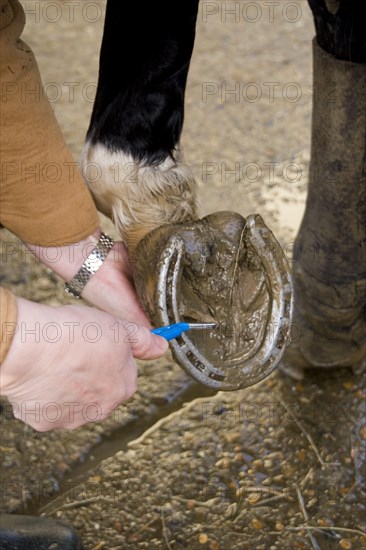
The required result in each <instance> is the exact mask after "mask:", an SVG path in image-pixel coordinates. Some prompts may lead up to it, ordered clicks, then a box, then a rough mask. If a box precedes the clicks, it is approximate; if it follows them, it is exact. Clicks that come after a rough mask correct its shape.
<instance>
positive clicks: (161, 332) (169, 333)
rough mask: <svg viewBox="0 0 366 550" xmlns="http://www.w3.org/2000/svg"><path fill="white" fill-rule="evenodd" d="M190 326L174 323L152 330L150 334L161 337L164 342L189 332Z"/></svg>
mask: <svg viewBox="0 0 366 550" xmlns="http://www.w3.org/2000/svg"><path fill="white" fill-rule="evenodd" d="M189 329H190V326H189V324H188V323H176V324H175V325H168V326H166V327H159V328H154V329H153V330H152V331H151V332H153V333H154V334H157V335H158V336H162V337H163V338H165V340H168V341H169V340H173V338H177V336H180V335H181V334H182V332H184V331H186V330H189Z"/></svg>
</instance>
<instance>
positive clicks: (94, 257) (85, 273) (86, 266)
mask: <svg viewBox="0 0 366 550" xmlns="http://www.w3.org/2000/svg"><path fill="white" fill-rule="evenodd" d="M113 245H114V240H113V239H112V238H111V237H108V235H106V234H105V233H101V234H100V238H99V241H98V243H97V244H96V246H95V248H94V249H93V250H92V252H91V254H89V256H88V257H87V259H86V260H85V262H84V263H83V265H82V266H81V268H80V269H79V271H78V272H77V273H76V275H75V276H74V277H73V278H72V279H71V281H69V282H68V283H65V292H67V294H71V295H72V296H74V298H80V295H81V293H82V291H83V289H84V287H85V285H86V284H87V282H88V281H89V280H90V279H91V277H92V276H93V275H94V273H96V272H97V271H98V269H99V268H100V267H101V266H102V265H103V262H104V260H105V259H106V257H107V256H108V253H109V252H110V250H111V248H112V246H113Z"/></svg>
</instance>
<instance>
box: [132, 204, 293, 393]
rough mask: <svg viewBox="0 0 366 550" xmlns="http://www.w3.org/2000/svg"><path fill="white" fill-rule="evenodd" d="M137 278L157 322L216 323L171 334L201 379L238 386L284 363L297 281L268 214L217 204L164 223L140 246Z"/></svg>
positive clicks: (187, 366)
mask: <svg viewBox="0 0 366 550" xmlns="http://www.w3.org/2000/svg"><path fill="white" fill-rule="evenodd" d="M152 265H153V266H154V269H151V266H152ZM135 285H136V290H137V293H138V295H139V297H140V300H141V303H142V304H143V305H144V307H145V309H146V311H147V313H148V315H149V316H150V318H152V319H153V320H154V322H155V324H156V325H157V326H160V325H169V324H172V323H177V322H180V321H186V322H191V321H193V322H215V323H216V325H217V326H216V328H215V329H214V330H212V331H210V332H206V331H203V332H200V333H198V331H197V332H196V333H194V331H192V332H191V331H190V332H187V333H183V334H182V335H181V336H180V337H178V338H176V339H174V340H172V341H171V349H172V352H173V355H174V357H175V359H176V361H177V362H178V363H179V364H180V365H181V366H182V367H183V369H184V370H186V372H187V373H188V374H190V375H191V376H192V377H193V378H195V379H196V380H198V381H199V382H201V383H203V384H205V385H207V386H210V387H214V388H218V389H221V390H236V389H239V388H243V387H247V386H250V385H252V384H255V383H257V382H259V381H260V380H262V379H263V378H265V377H266V376H268V375H269V374H270V373H271V372H272V371H273V370H274V369H275V368H276V366H277V365H278V362H279V361H280V359H281V357H282V354H283V352H284V349H285V346H286V345H287V343H288V340H289V334H290V327H291V314H292V286H291V279H290V270H289V266H288V263H287V259H286V257H285V255H284V253H283V250H282V248H281V247H280V245H279V243H278V242H277V241H276V239H275V238H274V236H273V234H272V233H271V231H270V230H269V229H268V228H267V227H266V226H265V224H264V222H263V220H262V219H261V217H260V216H258V215H252V216H248V217H247V218H246V219H245V218H243V217H242V216H240V215H239V214H236V213H235V212H216V213H214V214H210V215H209V216H206V217H205V218H203V219H202V220H196V221H195V222H191V223H189V224H179V225H166V226H163V227H160V228H158V229H157V230H155V231H153V232H151V233H149V234H148V235H147V236H146V237H145V238H144V239H143V240H142V241H141V242H140V244H139V245H138V247H137V249H136V264H135Z"/></svg>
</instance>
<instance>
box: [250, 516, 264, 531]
mask: <svg viewBox="0 0 366 550" xmlns="http://www.w3.org/2000/svg"><path fill="white" fill-rule="evenodd" d="M252 525H253V527H254V529H263V523H262V522H261V521H260V520H259V519H257V518H253V519H252Z"/></svg>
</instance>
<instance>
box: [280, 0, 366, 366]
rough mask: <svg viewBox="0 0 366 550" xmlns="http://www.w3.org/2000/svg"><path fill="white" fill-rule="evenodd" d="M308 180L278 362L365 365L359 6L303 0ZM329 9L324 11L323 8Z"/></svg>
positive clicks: (363, 77) (364, 124) (363, 60)
mask: <svg viewBox="0 0 366 550" xmlns="http://www.w3.org/2000/svg"><path fill="white" fill-rule="evenodd" d="M309 4H310V6H311V8H312V10H313V15H314V20H315V27H316V31H317V34H316V38H315V40H314V50H313V65H314V69H313V70H314V97H313V119H312V143H311V163H310V179H309V186H308V197H307V205H306V211H305V215H304V218H303V221H302V225H301V228H300V230H299V234H298V236H297V239H296V242H295V249H294V269H293V275H294V289H295V318H294V323H295V325H296V330H295V331H294V336H295V335H296V336H297V341H296V343H294V344H292V345H291V346H290V348H289V350H288V353H287V356H286V360H285V362H284V368H285V370H288V371H290V372H291V373H292V374H294V375H298V376H300V375H301V373H302V369H303V368H306V367H311V366H314V367H334V366H345V367H348V366H349V367H353V368H354V370H358V371H362V370H363V369H364V368H365V365H366V168H365V167H366V164H365V160H366V151H365V144H366V4H365V2H359V1H358V0H348V1H347V0H340V1H339V0H336V1H334V0H332V1H329V2H327V3H326V2H325V1H324V0H323V1H322V0H309ZM328 8H329V9H328Z"/></svg>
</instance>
